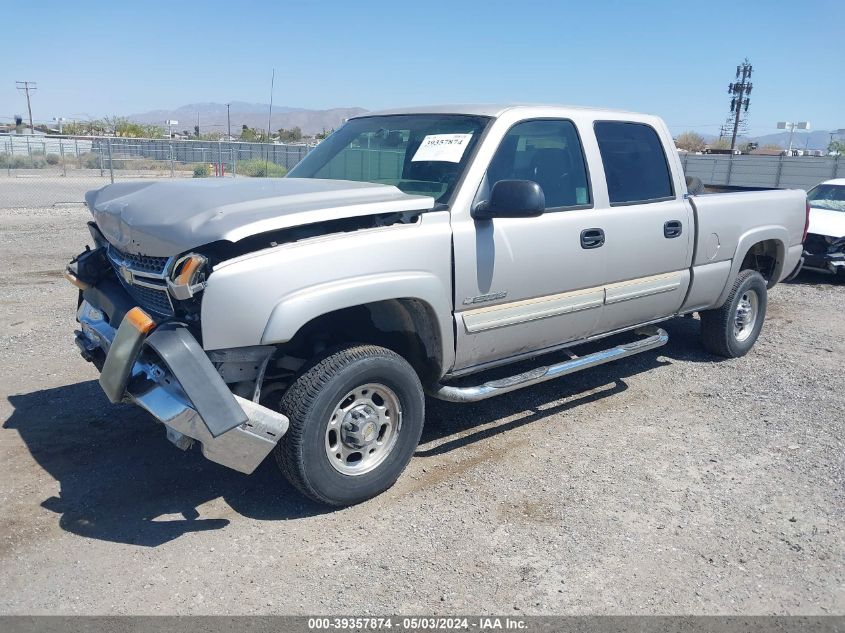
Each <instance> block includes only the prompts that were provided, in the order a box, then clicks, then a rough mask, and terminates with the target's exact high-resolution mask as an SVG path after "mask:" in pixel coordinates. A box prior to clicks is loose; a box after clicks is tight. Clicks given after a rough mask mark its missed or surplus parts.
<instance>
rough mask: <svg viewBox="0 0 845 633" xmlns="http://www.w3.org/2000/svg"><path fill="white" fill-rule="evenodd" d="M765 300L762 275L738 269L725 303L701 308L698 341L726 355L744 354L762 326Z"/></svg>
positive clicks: (719, 354) (732, 356) (707, 347)
mask: <svg viewBox="0 0 845 633" xmlns="http://www.w3.org/2000/svg"><path fill="white" fill-rule="evenodd" d="M767 303H768V300H767V292H766V280H765V279H763V276H762V275H761V274H760V273H758V272H757V271H756V270H743V271H740V273H739V275H737V277H736V279H735V280H734V284H733V288H731V292H730V294H728V298H727V299H726V300H725V303H724V305H722V307H721V308H717V309H715V310H704V311H702V312H701V342H702V344H703V345H704V348H705V349H706V350H707V351H708V352H711V353H712V354H716V355H718V356H724V357H726V358H739V357H740V356H745V354H747V353H748V351H749V350H750V349H751V348H752V347H753V346H754V343H755V342H756V341H757V337H758V336H760V331H761V330H762V329H763V321H764V319H765V318H766V306H767ZM749 308H750V310H751V312H750V314H749ZM740 319H741V320H742V327H741V328H740V327H739V326H740ZM752 319H753V321H752Z"/></svg>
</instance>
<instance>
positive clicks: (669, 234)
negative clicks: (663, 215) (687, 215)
mask: <svg viewBox="0 0 845 633" xmlns="http://www.w3.org/2000/svg"><path fill="white" fill-rule="evenodd" d="M683 232H684V225H683V224H681V221H680V220H669V221H668V222H666V223H665V224H664V225H663V237H665V238H667V239H671V238H673V237H678V236H679V235H680V234H681V233H683Z"/></svg>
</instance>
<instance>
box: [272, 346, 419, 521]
mask: <svg viewBox="0 0 845 633" xmlns="http://www.w3.org/2000/svg"><path fill="white" fill-rule="evenodd" d="M280 409H281V412H282V413H284V414H285V415H287V416H288V418H289V419H290V428H289V429H288V432H287V433H286V434H285V435H284V437H282V439H281V440H280V442H279V443H278V445H277V446H276V459H277V462H278V464H279V467H280V468H281V470H282V472H283V473H284V474H285V476H286V477H287V478H288V480H289V481H290V482H291V483H292V484H293V485H294V486H295V487H296V488H297V489H298V490H299V491H300V492H302V493H303V494H305V495H306V496H308V497H310V498H312V499H314V500H315V501H319V502H321V503H326V504H329V505H351V504H354V503H359V502H361V501H364V500H366V499H369V498H371V497H374V496H376V495H378V494H380V493H382V492H384V491H385V490H387V489H388V488H389V487H390V486H392V485H393V483H394V482H395V481H396V479H398V477H399V475H400V474H401V473H402V471H403V470H404V469H405V466H407V464H408V462H409V461H410V459H411V456H412V455H413V453H414V450H415V449H416V447H417V443H418V442H419V438H420V434H421V432H422V427H423V419H424V416H425V404H424V397H423V390H422V386H421V384H420V381H419V378H418V377H417V374H416V372H415V371H414V369H413V368H412V367H411V366H410V365H409V364H408V363H407V361H405V359H403V358H402V357H401V356H399V355H398V354H396V353H394V352H392V351H390V350H388V349H385V348H383V347H377V346H374V345H356V346H348V347H344V348H341V349H339V350H334V351H332V352H330V353H328V354H326V355H325V356H324V357H323V358H322V359H320V360H318V361H317V362H316V363H314V364H313V365H312V366H311V367H310V368H309V369H307V370H306V371H305V372H304V373H302V374H301V375H300V376H299V377H298V378H297V379H296V381H295V382H294V383H293V385H291V387H290V388H289V389H288V390H287V391H286V392H285V395H284V396H283V398H282V402H281V405H280Z"/></svg>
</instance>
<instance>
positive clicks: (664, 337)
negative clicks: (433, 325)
mask: <svg viewBox="0 0 845 633" xmlns="http://www.w3.org/2000/svg"><path fill="white" fill-rule="evenodd" d="M636 333H637V334H639V335H641V336H645V337H646V338H643V339H640V340H638V341H634V342H632V343H625V344H623V345H617V346H616V347H611V348H610V349H605V350H602V351H600V352H594V353H593V354H588V355H587V356H575V355H574V354H573V355H572V358H571V359H570V360H567V361H564V362H562V363H558V364H556V365H550V366H548V367H538V368H536V369H532V370H530V371H527V372H524V373H522V374H517V375H516V376H510V377H508V378H500V379H499V380H491V381H490V382H485V383H484V384H482V385H477V386H475V387H454V386H450V385H443V384H439V383H438V384H436V385H434V386H432V387H431V388H430V389H428V394H429V395H430V396H433V397H435V398H438V399H440V400H448V401H449V402H478V401H479V400H485V399H487V398H492V397H493V396H498V395H501V394H503V393H508V392H509V391H516V390H517V389H522V388H523V387H530V386H531V385H536V384H538V383H541V382H546V381H547V380H552V379H553V378H560V377H561V376H568V375H569V374H574V373H575V372H576V371H581V370H582V369H589V368H590V367H595V366H597V365H602V364H604V363H609V362H610V361H612V360H619V359H620V358H625V357H626V356H633V355H634V354H639V353H640V352H647V351H648V350H650V349H655V348H656V347H662V346H663V345H666V343H667V341H668V340H669V335H668V334H667V333H666V330H664V329H663V328H659V327H654V326H650V327H644V328H640V329H638V330H636ZM570 354H571V352H570Z"/></svg>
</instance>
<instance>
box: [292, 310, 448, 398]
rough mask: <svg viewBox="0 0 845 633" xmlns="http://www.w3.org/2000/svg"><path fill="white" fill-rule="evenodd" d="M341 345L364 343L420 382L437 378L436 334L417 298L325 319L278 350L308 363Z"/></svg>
mask: <svg viewBox="0 0 845 633" xmlns="http://www.w3.org/2000/svg"><path fill="white" fill-rule="evenodd" d="M341 343H368V344H371V345H380V346H381V347H386V348H387V349H390V350H393V351H394V352H396V353H397V354H399V355H400V356H402V357H403V358H404V359H405V360H407V361H408V362H409V363H410V364H411V366H412V367H413V368H414V369H415V370H416V372H417V374H418V375H419V376H420V380H421V381H422V382H423V383H426V382H427V381H434V380H436V379H437V378H439V376H440V373H441V372H440V368H441V366H442V361H443V359H442V354H441V349H440V331H439V327H438V325H437V321H436V319H435V315H434V310H433V309H432V308H431V306H429V305H428V304H427V303H425V302H423V301H420V300H418V299H389V300H385V301H376V302H373V303H365V304H361V305H357V306H352V307H349V308H343V309H341V310H336V311H334V312H329V313H327V314H323V315H321V316H319V317H316V318H315V319H312V320H311V321H309V322H308V323H306V324H305V325H303V326H302V327H301V328H300V329H299V330H298V331H297V333H296V334H295V335H294V337H293V338H292V339H291V340H290V341H288V342H287V343H283V344H282V345H280V346H279V352H280V353H281V354H282V355H290V356H293V357H298V358H304V359H308V358H311V357H313V356H314V355H315V354H317V353H319V352H321V351H323V350H324V349H326V348H329V347H332V346H334V345H339V344H341Z"/></svg>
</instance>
